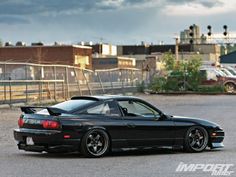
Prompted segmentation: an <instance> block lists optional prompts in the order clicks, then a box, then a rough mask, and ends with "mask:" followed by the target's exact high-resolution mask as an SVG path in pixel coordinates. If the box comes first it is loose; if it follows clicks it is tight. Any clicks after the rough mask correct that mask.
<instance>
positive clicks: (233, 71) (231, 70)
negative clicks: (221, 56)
mask: <svg viewBox="0 0 236 177" xmlns="http://www.w3.org/2000/svg"><path fill="white" fill-rule="evenodd" d="M227 69H228V71H229V72H230V73H231V74H232V75H234V76H236V71H235V70H234V69H232V68H231V67H228V68H227Z"/></svg>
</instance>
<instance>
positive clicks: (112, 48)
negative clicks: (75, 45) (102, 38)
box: [92, 44, 117, 56]
mask: <svg viewBox="0 0 236 177" xmlns="http://www.w3.org/2000/svg"><path fill="white" fill-rule="evenodd" d="M92 48H93V54H94V55H99V56H105V55H108V56H116V55H117V46H116V45H111V44H95V45H92Z"/></svg>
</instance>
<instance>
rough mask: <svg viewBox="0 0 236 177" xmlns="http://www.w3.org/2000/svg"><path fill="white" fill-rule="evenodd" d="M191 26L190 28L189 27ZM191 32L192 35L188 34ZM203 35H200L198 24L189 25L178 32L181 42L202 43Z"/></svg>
mask: <svg viewBox="0 0 236 177" xmlns="http://www.w3.org/2000/svg"><path fill="white" fill-rule="evenodd" d="M190 28H191V29H190ZM190 33H192V35H190ZM203 39H204V36H202V35H201V30H200V27H199V26H198V25H195V24H193V25H191V26H190V27H189V29H185V30H183V31H181V32H180V43H181V44H190V43H192V44H201V43H203Z"/></svg>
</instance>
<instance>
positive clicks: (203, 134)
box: [185, 126, 208, 152]
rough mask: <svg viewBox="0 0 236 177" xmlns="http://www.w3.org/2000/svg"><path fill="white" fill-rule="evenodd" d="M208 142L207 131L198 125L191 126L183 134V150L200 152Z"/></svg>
mask: <svg viewBox="0 0 236 177" xmlns="http://www.w3.org/2000/svg"><path fill="white" fill-rule="evenodd" d="M207 144H208V133H207V131H206V129H205V128H203V127H200V126H194V127H191V128H190V129H189V130H188V131H187V133H186V136H185V150H186V151H188V152H201V151H203V150H204V149H206V147H207Z"/></svg>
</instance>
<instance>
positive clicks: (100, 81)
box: [94, 71, 105, 93]
mask: <svg viewBox="0 0 236 177" xmlns="http://www.w3.org/2000/svg"><path fill="white" fill-rule="evenodd" d="M94 72H95V73H97V77H98V80H99V83H100V86H101V88H102V92H103V93H105V90H104V87H103V85H102V80H101V77H100V75H99V72H96V71H94ZM95 73H94V74H95Z"/></svg>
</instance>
